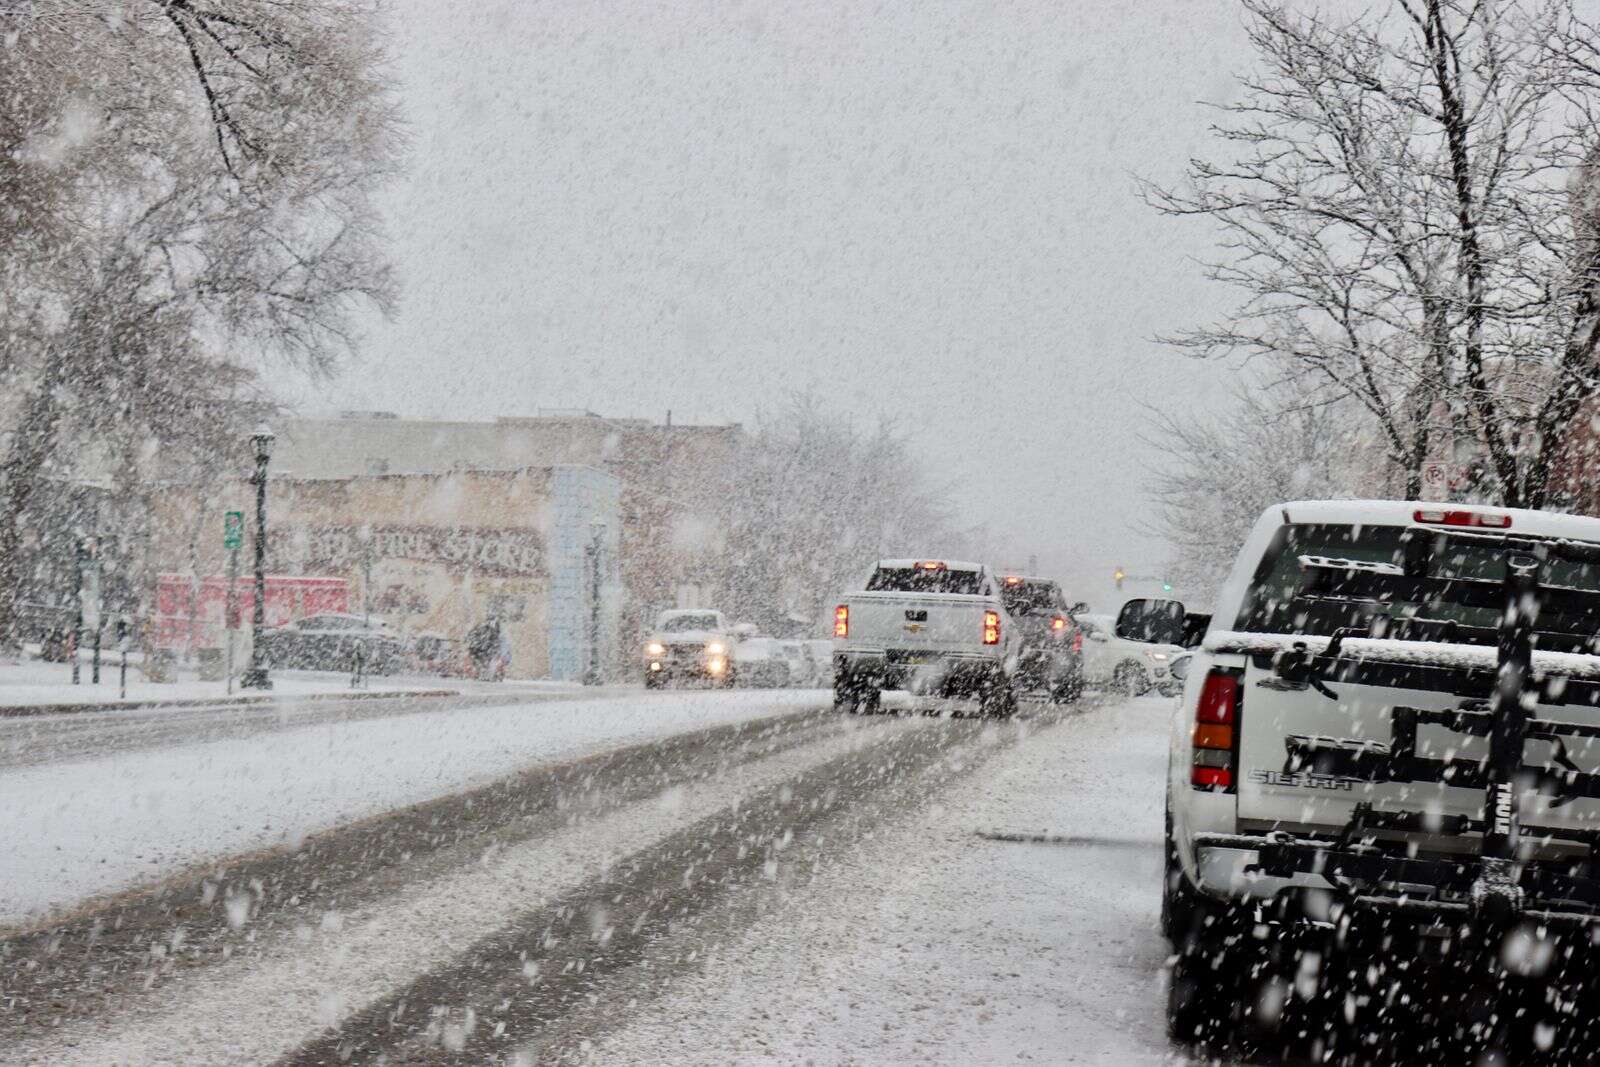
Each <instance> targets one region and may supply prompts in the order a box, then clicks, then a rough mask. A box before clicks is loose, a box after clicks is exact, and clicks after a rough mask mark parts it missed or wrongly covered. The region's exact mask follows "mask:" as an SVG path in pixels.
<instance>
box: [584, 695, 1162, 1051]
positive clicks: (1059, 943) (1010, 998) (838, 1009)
mask: <svg viewBox="0 0 1600 1067" xmlns="http://www.w3.org/2000/svg"><path fill="white" fill-rule="evenodd" d="M1170 710H1171V701H1169V700H1166V699H1163V698H1159V697H1147V698H1142V699H1139V700H1134V701H1131V702H1129V703H1126V704H1123V705H1114V706H1106V707H1102V708H1099V709H1097V710H1095V711H1092V712H1090V713H1089V714H1087V715H1084V716H1082V717H1080V718H1074V719H1069V720H1067V721H1066V722H1064V723H1062V724H1060V725H1058V726H1056V727H1054V728H1050V729H1045V730H1042V731H1040V732H1039V733H1038V734H1037V735H1035V736H1033V737H1031V738H1029V739H1027V740H1026V741H1025V742H1024V743H1022V744H1019V745H1017V746H1016V747H1014V748H1011V749H1009V750H1008V751H1005V752H1004V753H1001V754H999V755H997V756H996V757H995V758H994V759H993V760H991V761H990V762H988V763H987V764H985V765H984V766H983V767H982V768H981V769H980V770H979V771H978V772H977V773H975V774H973V775H972V776H970V777H967V778H965V779H964V780H962V781H961V782H960V784H959V785H957V786H956V787H955V788H953V789H951V790H949V791H948V792H946V793H945V794H944V795H942V796H941V797H939V798H938V800H937V801H936V802H935V803H933V804H931V805H929V806H928V808H927V809H926V810H924V811H922V812H920V813H918V814H917V815H915V816H914V817H913V818H911V819H910V820H908V821H906V822H905V823H904V824H902V825H897V826H894V827H892V828H891V829H889V830H888V831H887V832H884V833H882V834H878V835H875V836H873V837H872V838H871V839H870V840H868V841H865V842H863V843H862V844H861V845H859V846H858V847H856V848H854V849H852V850H849V851H848V852H845V853H842V854H840V855H838V856H836V857H834V858H833V862H831V863H830V864H829V865H828V866H827V867H826V868H825V869H824V870H823V871H822V872H821V873H820V874H819V875H818V876H817V877H816V878H815V879H814V880H812V881H811V882H810V883H808V884H806V885H805V886H803V887H801V888H797V889H795V890H793V891H792V892H790V893H789V894H787V896H786V897H785V899H784V901H783V902H782V904H781V905H778V906H775V907H774V908H773V909H772V910H771V911H770V913H769V914H768V915H767V916H766V917H765V918H764V919H762V920H761V921H759V922H757V923H755V924H753V925H752V926H750V927H749V928H748V929H746V930H745V931H744V932H743V933H742V934H740V936H738V937H737V938H735V939H733V940H731V941H729V942H727V943H725V944H722V945H721V946H719V947H717V948H716V949H715V956H714V959H713V960H712V961H711V962H709V963H707V964H706V966H705V968H704V969H703V970H702V971H701V972H699V973H698V974H695V975H693V976H690V977H687V978H685V979H684V980H683V981H682V982H681V983H680V984H679V985H678V986H677V987H676V988H675V989H673V990H672V992H670V993H669V994H667V995H665V996H662V997H659V998H656V999H654V1000H653V1001H651V1002H650V1003H649V1004H648V1005H646V1006H645V1007H643V1008H641V1009H640V1010H639V1011H637V1012H636V1013H634V1014H633V1016H632V1017H631V1018H630V1019H629V1020H628V1022H627V1024H626V1025H624V1026H622V1027H620V1028H619V1029H617V1030H616V1031H614V1032H612V1033H610V1034H607V1035H604V1036H600V1037H599V1039H598V1040H596V1041H595V1042H594V1043H593V1045H592V1047H591V1048H590V1050H588V1052H587V1053H586V1054H582V1055H580V1056H579V1058H580V1059H585V1060H591V1061H592V1062H594V1063H626V1064H641V1065H642V1064H659V1063H684V1064H690V1063H730V1064H731V1063H796V1064H802V1063H861V1064H882V1063H895V1064H900V1063H905V1064H910V1063H941V1064H978V1063H1016V1062H1032V1063H1089V1064H1141V1063H1151V1064H1154V1063H1166V1062H1170V1061H1171V1060H1172V1058H1173V1057H1174V1056H1175V1053H1174V1051H1173V1049H1172V1048H1171V1046H1170V1044H1169V1043H1168V1041H1167V1040H1166V1037H1165V1032H1164V1016H1163V1012H1164V1009H1165V1003H1166V1001H1165V993H1164V987H1163V985H1162V968H1163V965H1164V963H1165V960H1166V956H1167V953H1168V948H1167V945H1166V942H1165V941H1164V940H1162V938H1161V935H1160V933H1159V931H1158V930H1157V928H1156V920H1157V913H1158V911H1159V907H1160V902H1159V894H1160V881H1161V829H1162V828H1161V822H1162V816H1161V781H1162V775H1163V773H1164V771H1165V767H1166V743H1165V742H1166V726H1167V718H1168V715H1169V713H1170ZM990 830H998V831H1001V832H1003V833H1005V834H1008V835H1009V834H1017V835H1044V836H1060V837H1065V838H1067V839H1069V841H1070V843H1067V844H1047V843H1034V844H1029V843H1011V842H1002V841H995V840H991V839H986V838H984V837H980V836H979V834H980V832H982V831H990Z"/></svg>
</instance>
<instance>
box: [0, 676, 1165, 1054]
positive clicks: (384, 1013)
mask: <svg viewBox="0 0 1600 1067" xmlns="http://www.w3.org/2000/svg"><path fill="white" fill-rule="evenodd" d="M808 703H809V704H810V705H812V706H811V707H803V706H802V705H806V704H808ZM818 704H819V701H818V699H817V695H816V694H751V693H733V694H705V693H666V694H638V695H637V696H634V697H630V698H626V699H623V700H612V699H610V698H607V699H603V700H599V701H592V700H591V701H584V702H581V703H578V702H575V703H573V704H571V705H570V706H563V705H561V704H552V703H543V704H539V705H534V706H529V707H525V708H520V709H516V708H498V709H487V708H481V707H480V708H470V709H468V708H462V709H456V710H454V711H452V712H440V713H437V717H435V714H434V713H415V712H413V713H410V714H406V715H403V716H401V717H398V718H396V719H394V720H391V721H388V722H387V723H384V722H382V721H379V722H376V723H374V722H361V723H338V724H324V725H319V726H315V727H306V728H298V727H297V728H295V729H291V730H288V731H282V732H277V733H271V734H263V735H260V736H258V737H255V738H243V739H235V740H230V741H226V742H216V743H207V744H200V745H189V746H184V747H183V748H180V749H175V750H170V751H167V750H152V751H140V752H124V753H122V754H121V755H119V756H118V757H116V758H115V759H108V760H106V761H102V765H101V766H100V768H99V770H100V772H101V774H102V775H103V776H105V777H106V779H107V781H106V783H104V784H103V785H101V786H96V785H95V783H92V782H90V781H88V778H87V772H85V771H83V770H82V769H81V768H82V767H83V765H82V764H77V763H63V764H61V765H58V766H55V765H52V766H45V767H39V768H33V769H31V770H33V771H38V772H39V773H44V772H48V771H55V772H57V773H62V774H68V775H70V776H72V777H71V779H70V780H71V781H72V783H73V784H74V785H77V786H80V787H82V788H84V789H85V790H87V791H88V792H89V793H90V795H91V796H92V797H93V798H95V799H94V801H93V803H94V804H95V805H96V806H95V809H94V810H95V811H96V813H97V815H96V816H95V817H97V818H106V819H108V820H110V821H111V822H112V824H113V826H114V827H118V828H120V830H118V829H114V830H113V831H112V832H133V833H137V832H143V833H146V834H147V835H148V837H149V839H151V840H159V841H160V842H161V843H162V844H163V845H164V846H168V847H176V846H178V845H179V842H178V839H177V831H178V828H180V827H190V828H192V827H210V828H212V829H213V832H214V833H215V834H216V835H217V837H216V839H215V841H214V842H213V844H212V845H211V846H209V848H210V849H212V850H215V849H219V848H221V847H222V846H221V845H220V844H217V843H216V842H220V841H223V840H227V839H229V838H228V834H229V833H230V832H233V833H244V832H246V831H248V830H257V828H255V827H253V826H252V824H251V823H248V822H246V821H245V820H244V819H243V818H236V819H235V820H234V823H235V825H231V826H230V825H229V824H227V822H226V820H218V819H216V818H214V817H213V816H212V815H211V814H209V813H207V812H202V811H198V810H195V809H193V808H190V807H189V806H188V804H187V802H186V801H176V802H169V801H168V800H166V799H163V800H162V802H160V803H156V804H152V803H150V801H149V799H148V798H150V797H152V796H156V795H160V796H163V797H165V796H166V795H167V794H166V790H169V789H170V790H176V791H178V792H180V793H181V792H182V790H181V789H179V788H178V786H177V785H176V784H175V783H170V782H169V783H166V784H165V785H163V784H162V783H161V782H159V781H156V782H152V781H151V780H150V776H159V775H162V774H165V775H167V776H168V777H169V778H181V779H182V780H183V781H186V782H188V783H189V784H190V788H191V789H199V790H201V791H202V792H203V795H204V796H205V797H206V798H207V803H208V804H211V805H222V804H224V803H225V801H226V799H227V796H228V795H229V785H230V783H233V784H234V785H235V786H237V789H238V792H239V794H240V795H242V796H244V797H246V798H248V799H249V802H250V803H251V804H253V805H256V807H254V808H252V809H251V810H252V811H254V812H255V817H258V818H261V819H262V820H264V821H266V820H270V822H268V823H267V824H266V825H263V826H261V827H260V828H259V829H258V830H257V832H258V833H263V834H266V835H267V836H266V837H265V838H264V840H265V841H266V842H268V843H274V842H278V841H280V840H281V838H282V836H283V835H284V834H286V833H289V834H293V833H297V832H305V830H306V828H308V827H309V826H310V825H311V823H312V822H314V821H316V820H317V819H327V818H329V812H330V811H331V810H332V805H340V806H342V810H344V811H345V812H346V813H347V814H346V815H345V816H344V817H343V820H344V824H343V825H341V826H339V827H337V828H335V829H330V830H324V831H322V832H321V833H318V834H315V835H314V836H312V837H310V838H308V839H307V840H306V842H305V843H304V844H303V845H301V846H300V847H298V848H281V847H280V848H275V849H269V850H266V851H263V852H260V853H257V854H255V855H253V856H243V857H240V856H234V857H232V858H230V859H227V860H219V861H218V862H217V864H216V866H215V867H214V868H207V869H205V870H204V871H203V872H198V873H197V872H190V873H188V874H186V875H183V876H181V877H175V878H173V879H169V880H168V881H167V882H166V883H164V884H163V885H162V886H161V887H160V889H159V890H155V891H141V892H137V893H128V894H125V895H124V897H123V898H121V899H119V900H118V901H116V902H115V903H113V904H110V905H107V906H104V907H99V908H96V909H92V910H88V911H83V912H81V913H80V914H78V915H76V916H74V917H72V918H70V919H67V920H63V921H59V922H57V923H55V924H54V925H51V926H46V927H40V928H38V929H37V930H35V931H34V932H31V933H27V934H23V935H18V936H14V937H12V938H11V939H9V940H8V941H0V992H3V993H4V996H3V997H0V1049H5V1050H6V1051H0V1061H4V1062H11V1061H13V1060H15V1061H16V1062H51V1063H103V1062H118V1063H132V1064H138V1063H156V1062H205V1063H261V1062H270V1061H278V1062H281V1063H285V1064H302V1065H307V1067H310V1065H321V1064H331V1063H341V1062H357V1063H362V1062H377V1061H380V1060H381V1061H383V1062H388V1063H392V1064H406V1063H427V1064H434V1063H483V1062H492V1063H500V1064H530V1063H535V1062H536V1063H541V1064H548V1063H623V1064H629V1063H637V1064H645V1063H650V1064H654V1063H663V1062H669V1063H670V1062H676V1063H712V1062H714V1063H745V1062H752V1063H753V1062H762V1063H767V1062H780V1063H790V1062H792V1063H797V1064H798V1063H805V1062H815V1063H913V1062H914V1063H948V1064H967V1063H991V1062H1001V1061H1004V1062H1018V1061H1033V1062H1048V1063H1059V1062H1086V1063H1110V1064H1124V1063H1156V1062H1171V1061H1172V1060H1173V1059H1175V1058H1181V1057H1180V1056H1179V1055H1178V1054H1177V1053H1176V1052H1174V1051H1173V1050H1172V1049H1171V1048H1170V1047H1169V1046H1168V1044H1167V1042H1166V1041H1165V1039H1164V1037H1163V1033H1162V1025H1161V1021H1162V1012H1163V1007H1164V998H1163V996H1162V986H1161V981H1162V975H1161V971H1162V964H1163V961H1164V959H1165V955H1166V952H1165V946H1164V943H1163V942H1162V941H1161V939H1160V937H1159V935H1158V933H1157V931H1156V911H1157V896H1158V891H1159V881H1160V833H1161V818H1160V811H1161V808H1160V788H1161V777H1162V765H1163V751H1164V745H1163V737H1164V729H1165V722H1166V718H1167V715H1168V711H1169V703H1168V702H1167V701H1165V700H1160V699H1155V698H1151V699H1144V700H1136V701H1131V702H1125V703H1098V702H1096V701H1090V702H1088V703H1087V704H1086V705H1085V706H1084V707H1082V708H1076V709H1067V710H1066V711H1062V710H1059V709H1052V708H1049V707H1043V706H1031V707H1029V708H1027V709H1026V710H1025V712H1024V715H1023V716H1022V717H1021V718H1020V719H1019V720H1018V721H1016V722H1011V723H994V722H989V721H983V720H972V719H955V720H952V719H950V718H925V717H922V716H919V715H899V716H865V717H857V716H843V715H839V714H837V713H835V712H833V711H831V710H829V709H828V707H827V706H826V704H825V703H823V704H821V706H817V705H818ZM552 716H554V717H552ZM485 724H487V725H489V726H492V727H494V729H493V730H492V731H487V732H488V733H489V734H490V735H491V736H488V737H486V736H483V735H484V734H485V731H484V730H482V729H481V727H482V726H483V725H485ZM696 724H698V725H696ZM352 730H353V731H354V732H351V731H352ZM625 740H626V741H629V742H636V743H633V744H628V745H625V744H624V743H623V742H624V741H625ZM637 742H642V743H637ZM251 744H255V745H257V746H258V747H259V748H260V749H261V750H262V751H261V752H258V753H257V754H256V755H255V756H254V757H253V758H251V757H248V756H247V755H246V754H244V753H243V752H241V751H240V749H244V750H248V748H249V747H250V746H251ZM267 752H274V753H276V757H274V758H273V759H270V760H269V759H268V757H267V756H266V755H265V753H267ZM202 753H204V755H202ZM374 753H383V755H382V756H381V757H375V756H374V755H373V754H374ZM179 756H187V757H190V758H191V761H192V764H193V765H192V766H179V765H175V764H173V763H172V762H171V761H172V760H173V759H174V758H176V757H179ZM163 759H164V760H166V762H161V761H162V760H163ZM285 760H290V761H291V762H295V761H297V762H298V764H301V765H290V764H289V763H285V762H284V761H285ZM540 760H544V761H546V762H545V763H544V764H541V766H540V767H536V768H534V769H533V770H528V769H527V764H528V763H529V762H530V761H534V762H537V761H540ZM146 761H154V762H153V763H147V762H146ZM134 766H137V767H141V768H143V773H144V775H145V777H142V778H141V777H139V776H137V775H134V774H132V772H131V771H130V769H129V768H130V767H134ZM274 768H275V769H276V770H277V771H278V772H280V773H281V774H282V775H283V777H284V778H285V780H286V781H288V782H291V783H293V786H294V787H293V788H292V789H281V788H278V787H277V785H276V784H275V782H274V775H273V773H272V772H273V769H274ZM247 772H248V774H249V777H244V775H245V774H246V773H247ZM495 774H499V775H500V776H501V777H499V778H495V779H494V780H493V781H489V782H487V783H486V784H479V785H477V786H476V788H468V791H466V792H460V791H459V790H461V789H462V788H465V787H464V786H463V785H462V784H461V783H463V782H465V783H467V784H468V786H471V785H472V784H473V783H479V782H482V781H483V780H484V779H485V778H487V777H490V776H493V775H495ZM430 775H431V776H432V777H430ZM347 780H348V781H347ZM402 780H403V782H402ZM386 782H387V784H385V783H386ZM352 783H365V784H363V785H359V786H358V785H355V784H352ZM119 784H120V786H121V788H122V790H123V791H131V792H134V793H136V794H137V795H139V796H142V797H145V798H147V799H146V800H145V801H144V802H143V803H142V805H141V806H140V807H139V808H137V809H133V810H130V811H129V812H127V813H125V814H120V815H119V814H118V813H116V812H115V811H114V808H115V805H114V804H113V803H112V802H111V801H110V800H109V799H107V798H109V797H114V796H115V795H116V794H117V793H118V786H119ZM421 795H429V796H437V797H438V799H434V800H429V801H427V802H426V803H424V804H422V805H420V806H418V807H415V808H401V809H399V810H393V811H388V812H386V813H378V812H379V809H381V808H383V807H384V806H385V805H390V806H392V805H395V804H405V803H407V802H408V800H407V798H409V797H413V796H421ZM12 799H20V800H22V801H23V802H26V797H25V796H22V795H20V794H19V795H12ZM361 811H367V812H371V813H372V814H370V816H369V817H367V818H364V819H361V821H357V822H353V823H352V822H349V821H348V820H349V819H352V818H358V817H359V816H357V815H355V814H352V813H358V812H361ZM35 817H36V818H37V817H41V816H40V814H39V813H38V812H37V811H36V812H35ZM118 820H121V821H120V822H119V821H118ZM141 826H143V827H147V829H146V830H143V831H140V830H139V828H140V827H141ZM157 827H164V829H162V830H161V832H159V833H157V832H156V830H155V829H153V828H157ZM1029 835H1047V836H1055V837H1059V838H1061V839H1063V840H1059V841H1055V842H1054V843H1019V842H1017V841H1014V840H1006V839H1005V838H1007V837H1017V836H1022V837H1026V836H1029ZM97 840H99V841H100V842H101V843H102V844H103V846H104V847H106V848H108V849H114V846H115V842H114V841H113V840H111V839H110V838H108V837H97ZM194 851H195V852H196V853H199V852H207V851H208V847H207V846H206V845H205V842H204V841H203V840H202V839H199V838H196V842H195V845H194ZM35 852H36V853H37V852H38V850H37V849H36V850H35ZM161 858H162V860H163V862H162V863H158V864H155V865H153V866H154V867H156V868H157V869H164V866H165V865H166V864H169V863H177V862H180V861H181V859H182V857H181V856H180V855H179V854H178V853H177V852H174V853H173V854H171V855H170V856H169V855H167V854H163V856H162V857H161ZM74 869H75V868H74ZM36 870H43V868H42V867H39V868H36ZM50 873H51V872H49V871H47V870H44V871H43V875H44V876H49V875H50Z"/></svg>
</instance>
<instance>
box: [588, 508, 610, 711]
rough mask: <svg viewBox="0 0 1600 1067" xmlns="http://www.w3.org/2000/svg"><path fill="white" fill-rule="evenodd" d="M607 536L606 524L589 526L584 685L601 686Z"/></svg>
mask: <svg viewBox="0 0 1600 1067" xmlns="http://www.w3.org/2000/svg"><path fill="white" fill-rule="evenodd" d="M605 536H606V524H605V523H603V522H601V521H600V520H599V519H595V520H594V521H593V522H591V523H590V524H589V544H588V546H587V547H586V548H585V549H584V555H586V556H588V557H589V666H588V668H587V669H586V670H585V671H584V672H583V684H584V685H599V684H600V551H601V548H602V546H603V543H604V540H605Z"/></svg>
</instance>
